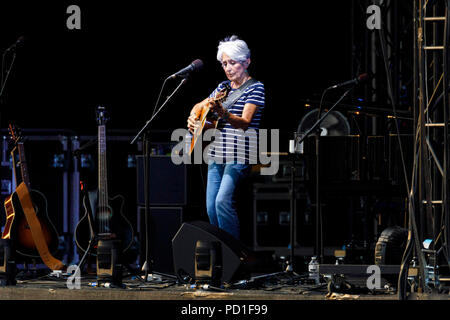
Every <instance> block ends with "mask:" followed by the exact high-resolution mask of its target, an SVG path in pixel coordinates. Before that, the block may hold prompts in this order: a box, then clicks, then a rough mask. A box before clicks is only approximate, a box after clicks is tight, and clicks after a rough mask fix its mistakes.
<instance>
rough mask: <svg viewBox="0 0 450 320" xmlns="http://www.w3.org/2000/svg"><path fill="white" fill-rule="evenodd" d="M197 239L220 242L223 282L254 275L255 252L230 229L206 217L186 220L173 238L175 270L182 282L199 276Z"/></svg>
mask: <svg viewBox="0 0 450 320" xmlns="http://www.w3.org/2000/svg"><path fill="white" fill-rule="evenodd" d="M197 241H209V242H211V243H215V242H219V243H220V246H221V250H220V251H221V255H222V257H221V258H220V261H221V262H222V272H221V279H220V280H221V282H222V283H223V282H225V283H231V282H233V281H236V280H244V279H249V278H250V269H251V264H250V262H251V261H252V260H253V258H254V255H253V253H252V252H251V251H250V250H249V249H248V248H247V247H246V246H245V245H243V244H242V243H241V242H240V241H239V240H236V239H235V238H234V237H233V236H232V235H230V234H229V233H227V232H225V231H223V230H221V229H219V228H217V227H215V226H213V225H211V224H209V223H206V222H203V221H193V222H189V223H188V222H185V223H183V224H182V225H181V228H180V230H178V232H177V234H176V235H175V237H174V238H173V239H172V248H173V261H174V269H175V274H176V276H177V277H178V278H179V280H180V281H182V282H185V283H186V282H190V281H191V280H196V279H195V263H196V262H195V249H196V244H197Z"/></svg>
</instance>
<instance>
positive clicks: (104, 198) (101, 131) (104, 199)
mask: <svg viewBox="0 0 450 320" xmlns="http://www.w3.org/2000/svg"><path fill="white" fill-rule="evenodd" d="M105 130H106V128H105V126H104V125H100V126H98V197H99V198H98V199H99V200H98V203H99V206H100V207H106V206H107V205H108V178H107V172H106V133H105Z"/></svg>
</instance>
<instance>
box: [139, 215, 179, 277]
mask: <svg viewBox="0 0 450 320" xmlns="http://www.w3.org/2000/svg"><path fill="white" fill-rule="evenodd" d="M139 215H140V227H139V231H140V232H139V234H140V242H141V244H142V245H141V255H140V262H141V264H143V263H144V262H145V260H146V246H145V244H146V237H147V236H148V249H149V251H148V253H149V261H150V260H151V261H153V264H151V268H152V269H153V271H160V272H166V273H173V254H172V238H173V237H174V236H175V234H176V233H177V231H178V229H179V228H180V226H181V223H182V220H183V208H182V207H150V211H149V216H148V233H147V234H146V233H145V207H139Z"/></svg>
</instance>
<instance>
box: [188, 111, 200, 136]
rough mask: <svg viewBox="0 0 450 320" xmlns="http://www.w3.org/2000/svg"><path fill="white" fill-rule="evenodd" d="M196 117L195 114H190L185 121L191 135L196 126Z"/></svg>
mask: <svg viewBox="0 0 450 320" xmlns="http://www.w3.org/2000/svg"><path fill="white" fill-rule="evenodd" d="M198 122H199V121H198V115H197V114H196V113H195V112H191V115H190V116H189V118H188V119H187V127H188V130H189V131H190V132H191V133H194V130H195V128H196V127H197V126H198Z"/></svg>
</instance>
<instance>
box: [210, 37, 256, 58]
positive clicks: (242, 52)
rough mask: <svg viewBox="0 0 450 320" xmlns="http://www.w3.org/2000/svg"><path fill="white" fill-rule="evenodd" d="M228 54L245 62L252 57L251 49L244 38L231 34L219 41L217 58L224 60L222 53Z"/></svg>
mask: <svg viewBox="0 0 450 320" xmlns="http://www.w3.org/2000/svg"><path fill="white" fill-rule="evenodd" d="M224 53H225V54H226V55H227V56H229V57H230V58H231V59H233V60H235V61H239V62H244V61H246V60H247V59H248V58H250V49H249V48H248V46H247V43H245V41H244V40H241V39H239V38H238V36H235V35H233V36H231V37H227V38H225V39H224V40H223V41H220V42H219V47H218V49H217V60H218V61H219V62H222V55H223V54H224Z"/></svg>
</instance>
